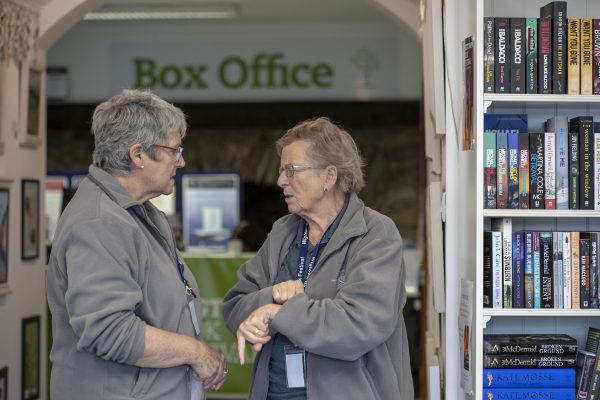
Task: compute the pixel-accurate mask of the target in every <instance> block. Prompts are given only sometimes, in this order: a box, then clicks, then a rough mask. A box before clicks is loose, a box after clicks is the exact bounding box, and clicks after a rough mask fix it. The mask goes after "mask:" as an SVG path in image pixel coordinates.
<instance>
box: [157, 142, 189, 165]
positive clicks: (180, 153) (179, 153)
mask: <svg viewBox="0 0 600 400" xmlns="http://www.w3.org/2000/svg"><path fill="white" fill-rule="evenodd" d="M152 147H159V148H161V149H167V150H171V151H173V152H175V162H177V161H179V160H181V157H182V156H183V147H181V146H179V147H171V146H167V145H164V144H153V145H152Z"/></svg>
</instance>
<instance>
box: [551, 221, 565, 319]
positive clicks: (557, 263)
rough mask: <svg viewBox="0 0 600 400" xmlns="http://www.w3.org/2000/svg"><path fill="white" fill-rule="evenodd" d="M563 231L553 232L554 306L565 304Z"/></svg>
mask: <svg viewBox="0 0 600 400" xmlns="http://www.w3.org/2000/svg"><path fill="white" fill-rule="evenodd" d="M562 245H563V244H562V232H552V249H553V251H554V276H553V278H554V280H553V282H554V308H563V306H564V298H563V296H564V286H563V285H564V283H565V281H564V275H563V273H564V272H563V260H562V257H563V255H562Z"/></svg>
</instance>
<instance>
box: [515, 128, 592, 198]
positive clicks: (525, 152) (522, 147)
mask: <svg viewBox="0 0 600 400" xmlns="http://www.w3.org/2000/svg"><path fill="white" fill-rule="evenodd" d="M599 165H600V164H599ZM529 179H530V178H529V134H528V133H520V134H519V208H522V209H527V208H529Z"/></svg>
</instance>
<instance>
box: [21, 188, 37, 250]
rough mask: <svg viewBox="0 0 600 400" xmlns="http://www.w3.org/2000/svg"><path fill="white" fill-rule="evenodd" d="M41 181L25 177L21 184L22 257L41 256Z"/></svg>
mask: <svg viewBox="0 0 600 400" xmlns="http://www.w3.org/2000/svg"><path fill="white" fill-rule="evenodd" d="M39 215H40V181H39V180H37V179H23V181H22V185H21V259H23V260H29V259H35V258H37V257H38V256H39V250H38V249H39V247H40V246H39V243H40V216H39Z"/></svg>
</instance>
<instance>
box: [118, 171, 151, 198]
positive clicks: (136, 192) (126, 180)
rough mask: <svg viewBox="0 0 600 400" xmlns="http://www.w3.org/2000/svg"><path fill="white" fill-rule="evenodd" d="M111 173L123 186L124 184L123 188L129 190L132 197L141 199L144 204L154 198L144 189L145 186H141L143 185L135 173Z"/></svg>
mask: <svg viewBox="0 0 600 400" xmlns="http://www.w3.org/2000/svg"><path fill="white" fill-rule="evenodd" d="M111 175H112V176H113V177H114V178H115V179H116V180H117V182H119V184H120V185H121V186H123V188H124V189H125V190H127V192H128V193H129V194H130V195H131V197H133V198H134V199H135V200H137V201H139V202H140V203H142V204H143V203H145V202H146V201H148V200H150V199H151V198H152V196H151V195H149V194H147V193H146V192H145V191H144V190H143V188H142V187H141V186H142V185H140V184H139V183H138V182H139V180H138V179H137V178H136V177H134V175H133V174H130V175H127V176H123V175H118V174H111Z"/></svg>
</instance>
